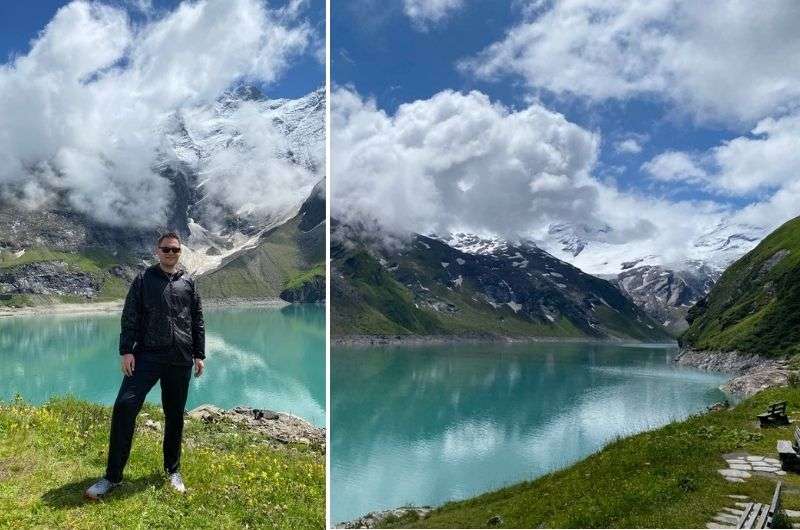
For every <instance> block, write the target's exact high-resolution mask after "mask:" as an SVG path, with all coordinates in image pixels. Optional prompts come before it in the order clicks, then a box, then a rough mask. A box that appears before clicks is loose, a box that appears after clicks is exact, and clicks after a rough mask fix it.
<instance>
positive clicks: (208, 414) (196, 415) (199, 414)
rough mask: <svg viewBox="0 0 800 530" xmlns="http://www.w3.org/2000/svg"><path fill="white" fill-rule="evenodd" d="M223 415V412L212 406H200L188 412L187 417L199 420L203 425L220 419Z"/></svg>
mask: <svg viewBox="0 0 800 530" xmlns="http://www.w3.org/2000/svg"><path fill="white" fill-rule="evenodd" d="M224 415H225V411H224V410H223V409H221V408H219V407H215V406H214V405H200V406H199V407H195V408H194V409H192V410H191V411H189V413H188V414H187V417H189V418H193V419H196V420H201V421H204V422H205V423H211V422H213V421H217V420H219V419H221V418H222V417H223V416H224Z"/></svg>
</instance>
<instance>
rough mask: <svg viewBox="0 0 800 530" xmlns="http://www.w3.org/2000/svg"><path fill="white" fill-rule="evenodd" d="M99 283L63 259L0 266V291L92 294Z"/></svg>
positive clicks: (87, 295) (13, 292)
mask: <svg viewBox="0 0 800 530" xmlns="http://www.w3.org/2000/svg"><path fill="white" fill-rule="evenodd" d="M101 287H102V284H101V282H100V281H98V280H97V279H95V278H94V277H93V276H92V275H91V274H89V273H88V272H84V271H81V270H80V269H78V268H76V267H73V266H71V265H68V264H67V263H66V262H63V261H42V262H35V263H28V264H25V265H19V266H16V267H11V268H8V269H0V292H2V293H11V294H42V295H66V294H71V295H78V296H84V297H86V298H93V297H95V296H97V294H98V293H99V292H100V288H101Z"/></svg>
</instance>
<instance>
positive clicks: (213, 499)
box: [0, 398, 325, 529]
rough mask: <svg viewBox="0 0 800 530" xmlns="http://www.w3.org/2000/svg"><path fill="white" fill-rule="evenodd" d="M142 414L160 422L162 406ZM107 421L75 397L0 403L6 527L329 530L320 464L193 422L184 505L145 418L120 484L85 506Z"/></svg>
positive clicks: (1, 502)
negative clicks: (167, 482) (168, 478)
mask: <svg viewBox="0 0 800 530" xmlns="http://www.w3.org/2000/svg"><path fill="white" fill-rule="evenodd" d="M144 411H145V412H147V413H148V414H149V415H150V417H151V418H155V419H158V420H160V421H162V422H163V417H162V416H161V413H160V407H157V406H152V405H149V404H148V405H145V409H144ZM109 418H110V409H109V408H107V407H102V406H99V405H93V404H89V403H86V402H83V401H77V400H74V399H70V398H61V399H55V400H51V401H50V402H48V403H47V404H46V405H44V406H41V407H34V406H30V405H28V404H25V403H22V402H13V403H3V402H0V527H1V528H111V527H118V528H156V527H158V528H215V529H216V528H247V527H250V528H298V529H306V528H323V527H324V525H325V457H324V455H322V454H320V453H319V452H316V451H312V450H310V449H308V448H306V447H302V446H300V447H285V446H281V447H272V446H270V445H269V444H267V443H265V441H264V439H263V437H260V436H259V435H256V434H254V433H251V432H248V431H246V430H244V429H242V428H240V427H237V426H235V425H231V424H216V423H215V424H209V425H206V424H203V423H202V422H197V421H195V420H187V423H186V428H185V429H186V430H185V432H184V449H183V456H182V459H181V464H182V473H183V476H184V480H185V482H186V485H187V488H188V493H187V494H186V495H185V496H181V495H178V494H175V493H173V492H171V491H170V490H169V489H168V487H166V486H165V481H164V477H163V473H162V472H161V466H162V461H161V459H162V456H161V434H160V433H156V432H153V431H151V430H149V429H146V428H142V424H143V422H144V420H145V418H143V417H141V416H140V417H139V419H138V422H137V423H138V424H139V428H137V433H136V438H135V441H134V445H133V451H132V453H131V458H130V460H129V464H128V467H127V468H126V477H125V481H124V483H123V485H122V486H120V487H119V488H118V489H116V490H114V491H113V492H112V493H111V494H110V495H109V496H108V497H107V498H105V499H104V500H103V501H100V502H96V501H87V500H84V499H83V497H82V494H83V491H84V490H85V489H86V488H87V487H88V486H89V485H90V484H92V483H93V482H94V480H96V479H97V478H98V477H100V476H102V474H103V472H104V470H105V457H106V454H107V453H106V451H107V445H108V429H109V424H110V419H109Z"/></svg>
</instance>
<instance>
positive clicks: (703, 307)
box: [680, 217, 800, 357]
mask: <svg viewBox="0 0 800 530" xmlns="http://www.w3.org/2000/svg"><path fill="white" fill-rule="evenodd" d="M687 320H688V321H689V322H690V326H689V329H688V330H686V332H685V333H684V334H683V335H682V336H681V338H680V343H681V345H682V346H685V347H689V348H694V349H699V350H722V351H732V350H738V351H741V352H747V353H757V354H760V355H764V356H771V357H777V356H790V355H794V354H798V353H800V217H798V218H795V219H792V220H791V221H789V222H787V223H785V224H784V225H783V226H781V227H780V228H778V229H777V230H775V231H774V232H773V233H772V234H770V235H769V236H767V237H766V238H765V239H764V240H763V241H762V242H761V243H760V244H759V245H758V246H757V247H756V248H755V249H753V250H752V251H750V252H749V253H747V254H746V255H745V256H744V257H742V258H741V259H739V260H738V261H736V262H735V263H734V264H733V265H731V266H730V267H729V268H728V269H727V270H726V271H725V273H724V274H723V275H722V277H721V278H720V279H719V281H718V282H717V284H716V285H715V286H714V288H713V289H712V290H711V292H710V293H709V295H708V297H707V298H706V299H704V300H702V301H701V302H699V303H698V304H697V305H695V306H694V307H693V308H692V309H691V310H690V311H689V315H688V317H687Z"/></svg>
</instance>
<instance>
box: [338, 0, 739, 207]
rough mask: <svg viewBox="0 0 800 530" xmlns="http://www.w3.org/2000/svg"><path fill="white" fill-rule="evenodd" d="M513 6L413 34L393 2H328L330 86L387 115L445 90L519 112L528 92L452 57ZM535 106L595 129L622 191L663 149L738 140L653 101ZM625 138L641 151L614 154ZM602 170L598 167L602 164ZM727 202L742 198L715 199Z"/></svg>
mask: <svg viewBox="0 0 800 530" xmlns="http://www.w3.org/2000/svg"><path fill="white" fill-rule="evenodd" d="M512 4H513V2H481V1H477V2H467V3H466V4H465V5H464V6H463V8H461V9H460V10H459V11H458V12H457V13H455V14H453V15H452V16H451V17H449V18H448V19H447V20H446V21H444V22H442V23H440V24H437V25H433V26H432V27H429V28H427V29H426V30H425V31H420V30H419V29H417V28H416V27H415V26H414V23H413V22H412V20H411V19H410V18H409V17H407V16H406V15H405V14H404V12H403V8H402V5H401V2H400V1H398V0H388V1H387V2H371V1H359V0H341V1H338V2H334V3H333V5H332V8H331V9H332V14H333V17H332V19H331V37H332V40H331V46H332V51H331V55H332V58H333V63H332V64H333V66H332V80H333V82H334V84H339V85H346V84H351V85H353V86H355V88H356V89H357V90H358V92H360V93H361V94H363V95H369V96H371V97H374V98H375V99H376V101H377V103H378V106H379V107H380V108H382V109H385V110H387V111H388V112H389V113H393V112H394V111H395V110H396V109H397V107H398V105H400V104H402V103H405V102H409V101H413V100H415V99H425V98H428V97H430V96H431V95H433V94H435V93H436V92H439V91H440V90H444V89H448V88H449V89H454V90H460V91H469V90H480V91H481V92H483V93H485V94H487V95H489V96H490V97H491V98H492V99H493V100H497V101H501V102H503V103H504V104H505V105H507V106H509V107H517V108H519V107H524V106H526V105H527V102H526V101H527V99H526V98H527V97H528V96H529V95H530V92H529V91H528V90H526V88H525V87H524V86H523V85H522V84H521V83H520V81H519V80H517V79H513V78H511V79H504V80H502V81H501V82H492V81H486V80H482V79H476V78H475V77H474V76H472V75H469V74H465V73H463V72H459V70H458V69H457V68H456V64H457V62H458V61H459V60H461V59H463V58H465V57H469V56H473V55H475V54H477V53H478V52H480V51H481V50H482V49H483V48H485V47H486V46H488V45H489V44H491V43H492V42H494V41H497V40H499V39H501V38H502V37H503V35H504V33H505V31H506V30H507V29H508V28H510V27H511V26H512V25H514V24H515V23H516V22H519V21H520V19H521V13H520V9H518V8H515V7H514V6H513V5H512ZM539 97H540V99H541V101H542V102H543V103H544V104H545V106H547V107H548V108H550V109H553V110H556V111H558V112H560V113H562V114H564V115H565V116H566V117H567V118H568V119H569V120H570V121H571V122H573V123H577V124H579V125H581V126H583V127H585V128H587V129H590V130H596V131H600V132H601V134H602V136H603V139H604V142H605V143H604V145H603V147H602V148H601V151H600V152H601V158H600V161H601V166H600V168H599V169H600V171H601V172H605V171H611V169H609V168H624V173H622V174H621V175H619V176H618V182H619V185H620V186H621V187H622V188H631V187H633V188H636V187H641V188H646V189H650V188H651V187H652V183H649V182H643V179H642V178H641V170H640V169H639V168H640V166H641V165H642V164H643V163H644V162H646V161H647V160H649V159H650V158H651V157H653V156H655V155H656V154H658V153H659V152H662V151H664V150H666V149H677V150H705V149H708V148H710V147H713V146H714V145H717V144H718V143H720V142H721V141H723V140H727V139H730V138H732V137H734V136H737V134H736V132H733V131H730V130H726V129H725V128H723V127H712V126H695V125H694V124H693V123H692V122H691V120H688V119H685V118H684V119H680V118H676V117H674V116H673V115H672V113H671V109H670V108H669V106H668V105H666V104H664V103H663V102H659V101H657V100H653V99H652V98H636V99H631V100H626V101H607V102H604V103H603V104H602V105H588V104H586V103H585V102H584V101H581V100H580V99H564V98H558V97H555V96H553V95H552V94H547V93H543V94H540V95H539ZM629 133H637V134H647V135H649V141H648V142H647V143H646V144H645V145H643V146H642V147H643V149H642V151H641V152H640V153H636V154H630V153H629V154H620V153H617V152H616V151H615V150H614V149H613V147H612V145H611V144H612V143H613V142H614V141H616V140H617V139H618V137H620V136H624V135H625V134H629ZM604 165H605V166H608V168H605V167H603V166H604ZM649 192H652V193H662V194H669V195H670V196H671V197H674V198H678V199H707V198H709V197H710V196H709V195H708V194H707V193H705V192H704V191H703V190H700V189H683V188H682V187H673V188H672V189H670V188H655V189H652V190H650V191H649ZM717 200H720V201H724V202H726V203H730V204H732V205H742V204H746V203H747V202H749V200H748V199H743V198H730V197H726V198H723V197H717Z"/></svg>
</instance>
